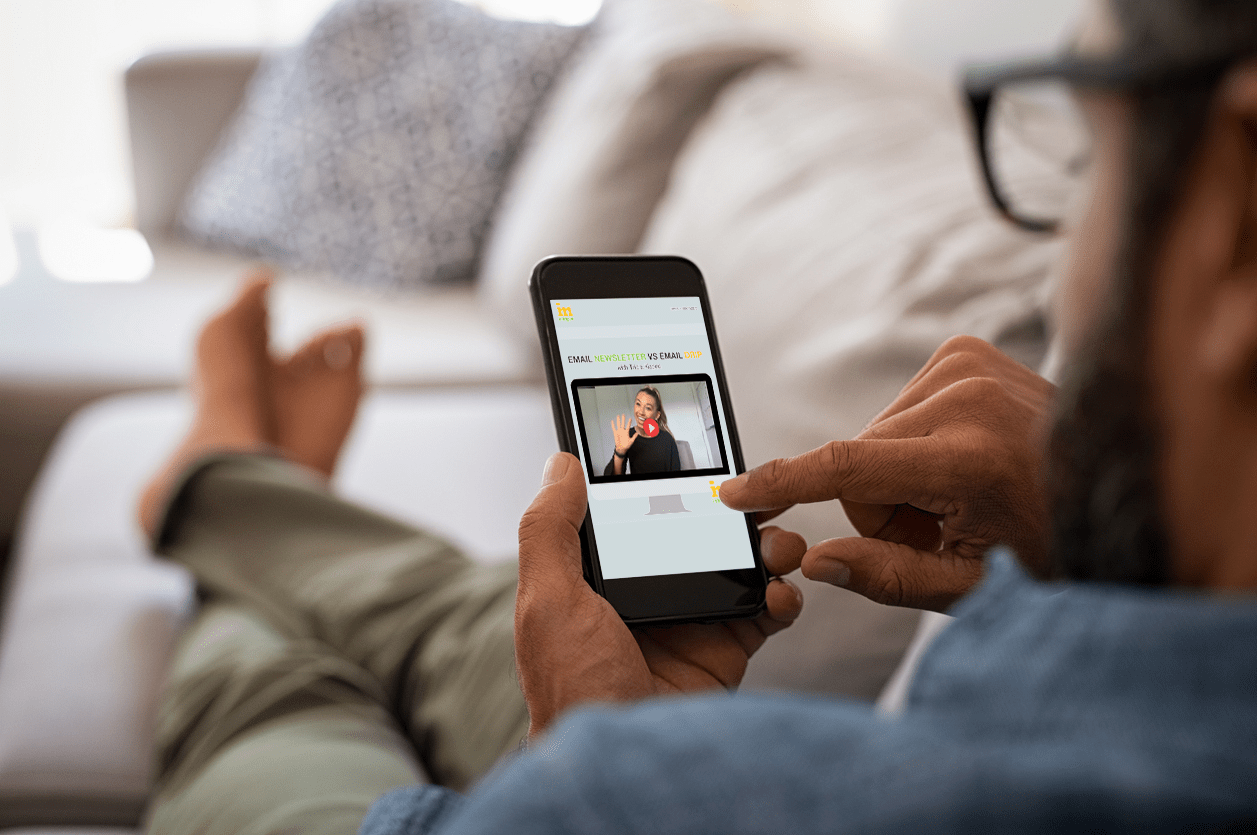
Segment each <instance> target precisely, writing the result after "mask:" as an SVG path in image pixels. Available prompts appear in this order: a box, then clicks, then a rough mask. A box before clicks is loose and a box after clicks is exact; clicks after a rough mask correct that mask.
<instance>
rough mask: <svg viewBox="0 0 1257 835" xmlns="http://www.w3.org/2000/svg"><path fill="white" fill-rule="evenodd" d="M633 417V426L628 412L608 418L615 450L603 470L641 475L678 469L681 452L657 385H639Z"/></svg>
mask: <svg viewBox="0 0 1257 835" xmlns="http://www.w3.org/2000/svg"><path fill="white" fill-rule="evenodd" d="M633 419H634V423H635V425H633V426H630V425H629V421H628V415H620V416H619V417H617V418H616V419H615V420H613V421H611V433H612V435H613V436H614V437H615V454H613V455H612V456H611V461H610V462H608V464H607V466H606V468H605V469H604V470H603V471H602V474H603V475H624V474H625V473H631V474H633V475H642V474H643V473H670V472H675V471H676V470H679V469H681V455H680V453H679V452H677V442H676V440H675V439H673V437H672V430H671V429H669V428H668V416H667V414H665V413H664V411H663V398H662V397H660V396H659V389H657V388H655V387H654V386H642V387H641V389H640V390H639V391H638V392H637V398H636V399H635V400H634V401H633Z"/></svg>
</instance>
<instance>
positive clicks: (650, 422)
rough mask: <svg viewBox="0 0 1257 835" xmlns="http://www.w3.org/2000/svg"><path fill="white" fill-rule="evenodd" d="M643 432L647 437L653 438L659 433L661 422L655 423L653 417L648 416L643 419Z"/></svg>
mask: <svg viewBox="0 0 1257 835" xmlns="http://www.w3.org/2000/svg"><path fill="white" fill-rule="evenodd" d="M642 434H643V435H645V436H646V437H647V438H653V437H655V436H656V435H658V434H659V424H657V423H655V421H654V419H653V418H646V420H644V421H642Z"/></svg>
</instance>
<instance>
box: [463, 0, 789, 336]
mask: <svg viewBox="0 0 1257 835" xmlns="http://www.w3.org/2000/svg"><path fill="white" fill-rule="evenodd" d="M795 49H797V42H796V39H795V38H792V37H790V36H788V35H786V34H783V33H782V32H779V31H777V30H775V29H772V28H769V27H767V26H765V25H763V24H760V23H751V22H748V21H746V20H743V19H741V18H739V17H736V16H734V15H732V14H730V13H729V12H727V11H725V10H723V9H721V8H719V7H718V6H716V5H714V4H712V3H706V2H700V1H699V0H609V2H608V3H607V5H606V7H605V8H604V10H603V12H602V15H601V17H600V19H599V21H598V24H597V26H596V28H595V30H594V31H593V32H592V33H591V38H590V41H589V43H588V44H586V46H585V47H584V48H583V49H582V50H581V53H580V54H579V55H578V56H577V58H576V59H575V60H574V61H573V64H572V66H571V69H570V71H569V73H568V75H567V77H566V78H564V79H563V80H562V81H561V82H560V83H559V84H558V85H557V87H556V89H555V92H554V94H553V96H552V97H551V100H550V101H549V102H548V103H547V105H546V106H545V108H544V109H543V112H542V116H541V118H540V120H539V122H538V124H537V126H536V127H534V128H533V131H532V134H531V136H530V138H529V140H528V145H527V147H526V148H525V151H524V153H523V154H522V155H521V157H520V160H519V162H518V163H517V164H516V168H515V171H514V172H513V173H512V176H511V183H510V185H509V187H508V189H507V191H506V194H505V195H504V197H503V199H502V204H501V206H500V208H499V210H498V214H497V217H496V219H495V221H494V226H493V230H492V232H491V234H490V238H489V244H488V247H487V249H486V251H485V257H484V263H483V266H482V268H481V273H480V279H479V281H480V293H481V298H482V299H483V300H484V302H485V303H486V304H487V305H488V306H489V307H490V308H491V309H493V310H494V311H496V312H497V313H498V315H499V318H500V320H501V322H502V324H503V327H505V328H507V329H509V330H510V331H511V332H512V333H514V334H516V335H517V336H518V337H519V338H520V340H521V343H522V344H523V345H526V346H527V347H528V348H529V349H530V350H533V351H535V350H536V345H537V335H536V332H535V329H534V325H533V317H532V314H531V307H530V304H529V300H528V294H527V284H528V278H529V276H530V275H531V274H532V268H533V265H534V264H536V262H537V261H539V260H540V259H541V258H544V257H545V256H547V255H556V254H565V255H573V254H591V253H625V252H633V251H634V250H635V249H636V248H637V245H638V243H639V242H640V241H641V238H642V234H643V232H644V230H645V229H646V225H647V224H648V223H649V221H650V216H651V213H652V212H653V211H654V209H655V205H656V203H657V202H658V200H659V198H660V197H661V196H662V194H663V192H664V190H665V188H666V187H667V181H668V174H669V172H670V170H671V168H672V162H673V159H674V158H675V157H676V155H677V153H678V152H679V151H680V150H681V147H682V145H683V144H684V142H685V139H686V137H687V136H688V135H689V133H690V131H691V130H692V128H693V126H694V124H695V123H696V122H697V121H698V119H699V118H701V117H702V115H703V113H704V112H705V111H706V109H707V107H708V106H709V105H710V103H711V101H712V99H713V98H714V97H715V96H716V95H717V93H719V91H720V89H721V88H722V87H723V86H724V85H725V84H726V83H727V82H728V81H729V80H730V79H731V78H733V77H734V76H736V75H737V74H738V73H739V72H742V71H743V70H745V69H746V68H748V67H750V66H753V65H755V64H758V63H760V62H762V61H764V60H767V59H769V58H772V57H775V56H781V55H786V54H789V53H791V52H793V51H794V50H795Z"/></svg>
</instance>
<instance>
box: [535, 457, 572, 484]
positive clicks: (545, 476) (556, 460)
mask: <svg viewBox="0 0 1257 835" xmlns="http://www.w3.org/2000/svg"><path fill="white" fill-rule="evenodd" d="M566 472H567V460H566V459H565V458H564V457H563V453H561V452H556V453H555V454H554V455H551V456H550V457H549V458H547V459H546V468H545V470H543V471H542V473H541V486H542V487H546V486H548V485H551V484H554V483H555V482H556V481H560V480H562V478H563V474H564V473H566Z"/></svg>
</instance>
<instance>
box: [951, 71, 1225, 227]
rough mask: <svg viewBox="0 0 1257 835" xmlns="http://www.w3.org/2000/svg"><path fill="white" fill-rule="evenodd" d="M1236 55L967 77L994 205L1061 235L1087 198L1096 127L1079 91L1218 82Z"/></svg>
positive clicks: (974, 73)
mask: <svg viewBox="0 0 1257 835" xmlns="http://www.w3.org/2000/svg"><path fill="white" fill-rule="evenodd" d="M1235 61H1236V59H1235V57H1234V56H1228V57H1225V58H1213V59H1202V60H1196V61H1192V62H1189V63H1185V62H1181V61H1173V60H1170V61H1167V60H1163V59H1162V60H1158V59H1156V58H1152V57H1144V56H1124V57H1119V58H1108V59H1097V58H1084V57H1080V56H1066V57H1063V58H1060V59H1055V60H1044V61H1029V62H1023V63H1016V64H1004V65H998V66H981V67H971V68H969V69H967V70H966V71H965V72H964V75H963V84H964V90H965V96H966V98H967V99H968V102H969V110H970V116H971V118H972V121H973V128H974V139H975V141H976V143H977V149H978V159H979V161H980V163H981V166H982V176H983V179H984V180H985V181H986V187H987V191H988V192H989V194H990V197H991V201H992V202H993V203H994V204H995V207H996V208H997V209H998V210H999V211H1000V213H1001V214H1003V215H1004V216H1005V217H1006V218H1008V219H1009V220H1010V221H1012V222H1013V223H1015V224H1016V225H1017V226H1020V227H1021V228H1023V229H1027V230H1029V231H1032V232H1054V231H1056V230H1057V229H1058V228H1059V227H1060V224H1061V221H1062V220H1063V219H1064V218H1065V217H1067V216H1068V215H1069V213H1070V210H1071V208H1072V205H1073V203H1074V202H1075V201H1076V200H1078V199H1079V197H1080V196H1081V195H1082V194H1084V193H1085V184H1086V180H1087V175H1088V173H1089V171H1090V168H1091V157H1092V144H1093V143H1092V136H1091V129H1090V127H1089V125H1088V123H1087V120H1086V118H1085V117H1084V115H1083V113H1082V110H1081V109H1080V108H1079V106H1078V101H1077V98H1076V97H1075V91H1076V90H1077V89H1079V88H1082V89H1093V90H1120V89H1139V88H1146V87H1155V86H1159V85H1163V84H1166V83H1169V82H1172V81H1177V80H1202V81H1208V80H1216V79H1220V78H1221V77H1222V75H1223V74H1224V73H1225V72H1226V70H1227V68H1228V67H1229V66H1230V65H1231V64H1233V63H1234V62H1235Z"/></svg>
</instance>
